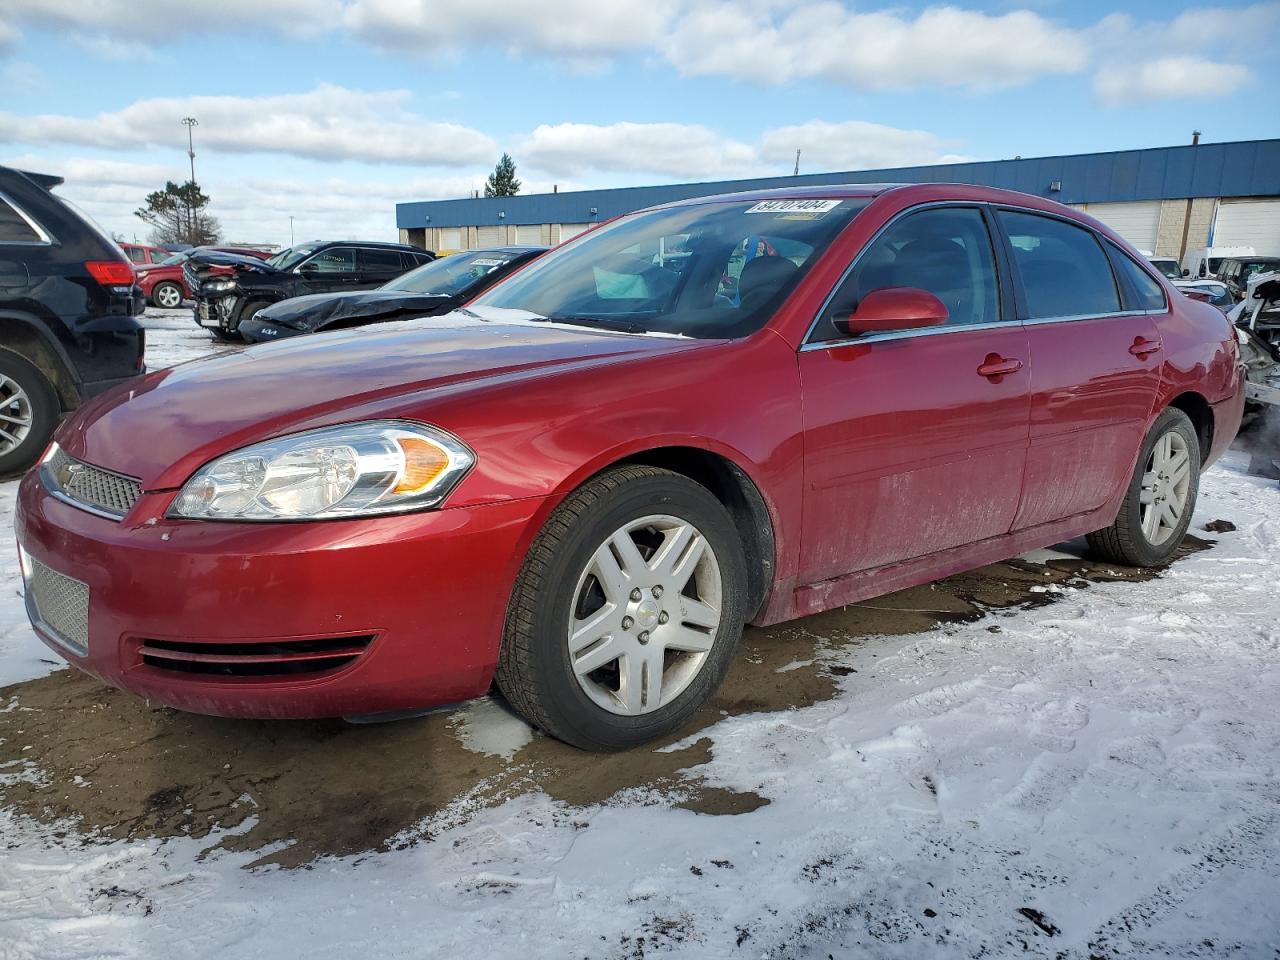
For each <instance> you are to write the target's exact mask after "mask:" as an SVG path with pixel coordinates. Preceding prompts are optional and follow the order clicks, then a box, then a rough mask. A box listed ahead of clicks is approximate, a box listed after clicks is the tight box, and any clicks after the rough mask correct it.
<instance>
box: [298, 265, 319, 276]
mask: <svg viewBox="0 0 1280 960" xmlns="http://www.w3.org/2000/svg"><path fill="white" fill-rule="evenodd" d="M319 272H320V264H318V263H304V264H303V265H302V266H300V267H299V268H298V273H300V274H302V275H303V276H304V277H314V276H315V275H316V274H317V273H319Z"/></svg>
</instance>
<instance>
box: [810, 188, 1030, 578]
mask: <svg viewBox="0 0 1280 960" xmlns="http://www.w3.org/2000/svg"><path fill="white" fill-rule="evenodd" d="M999 261H1000V257H999V254H998V250H997V248H996V247H995V246H994V245H993V243H992V238H991V235H990V232H989V223H988V218H987V216H986V215H985V213H984V210H983V208H982V207H981V206H980V205H939V206H933V207H926V208H924V209H917V210H914V211H909V212H907V213H905V214H904V215H902V216H901V217H900V218H899V219H897V220H895V221H893V222H891V223H890V224H889V225H888V226H887V227H886V228H885V229H884V230H883V231H882V232H881V233H880V235H879V236H878V237H877V238H875V239H874V240H873V241H871V243H870V244H868V246H867V247H866V249H865V250H864V251H863V252H862V253H861V254H860V255H859V256H858V258H857V259H856V261H855V262H854V264H853V265H852V267H851V269H850V271H849V273H848V274H847V276H846V277H845V279H844V280H843V281H842V282H841V284H840V286H839V287H838V288H837V290H836V292H835V293H834V294H833V295H832V298H831V299H830V301H829V302H828V304H827V306H826V307H824V310H823V315H822V316H820V317H819V319H818V321H817V326H816V327H815V330H814V332H813V333H812V334H811V336H810V342H808V343H806V344H805V346H804V347H803V348H802V349H801V352H800V355H799V361H800V378H801V388H802V390H803V392H804V476H805V503H804V519H803V533H802V544H801V580H802V582H805V583H815V582H818V581H821V580H827V579H831V578H834V577H838V576H841V575H843V574H847V573H853V572H856V571H859V570H866V569H871V568H874V567H879V566H883V565H885V564H890V563H894V562H896V561H900V560H907V559H910V558H913V557H919V556H924V555H926V554H930V553H936V552H938V551H941V550H946V549H948V548H951V547H956V546H959V545H962V544H967V543H972V542H974V541H978V540H985V539H987V538H989V537H996V536H1000V535H1002V534H1005V533H1007V532H1008V531H1009V527H1010V524H1011V523H1012V522H1013V519H1014V514H1015V512H1016V510H1017V507H1018V500H1019V495H1020V492H1021V487H1022V471H1023V463H1024V460H1025V458H1026V447H1027V420H1028V388H1029V384H1030V373H1031V371H1030V369H1029V366H1028V364H1027V359H1028V353H1027V341H1026V333H1025V332H1024V330H1023V329H1022V325H1021V324H1020V323H1019V322H1018V320H1017V318H1016V316H1015V314H1014V311H1013V304H1012V302H1011V301H1012V296H1011V291H1010V288H1009V287H1008V286H1007V285H1006V284H1004V283H1003V282H1002V271H1001V270H1000V269H999V268H998V267H997V264H998V263H999ZM902 286H906V287H919V288H923V289H925V290H928V291H930V292H931V293H933V294H935V295H936V296H937V297H938V298H939V299H941V300H942V301H943V303H944V304H945V305H946V306H947V309H948V311H949V313H950V316H949V318H948V321H947V323H946V324H945V325H943V326H941V327H931V328H927V329H923V330H903V331H898V332H884V333H875V334H870V335H868V334H863V335H861V336H857V337H852V338H850V337H847V336H844V335H841V334H840V333H839V332H838V331H837V330H836V329H835V327H834V326H833V325H832V324H831V321H830V317H831V316H832V315H847V314H848V313H849V312H851V311H852V310H853V309H854V307H856V306H857V303H858V302H859V301H860V300H861V298H862V297H864V296H866V294H868V293H870V292H871V291H873V290H877V289H882V288H885V287H902ZM997 361H999V362H1000V363H1002V364H1003V363H1004V362H1005V361H1008V363H1007V366H1008V367H1010V368H1013V369H1011V371H1010V372H1007V373H1004V374H1002V375H986V374H984V373H983V370H988V369H991V367H992V366H994V365H995V364H996V362H997ZM980 368H982V369H980Z"/></svg>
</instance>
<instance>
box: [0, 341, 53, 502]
mask: <svg viewBox="0 0 1280 960" xmlns="http://www.w3.org/2000/svg"><path fill="white" fill-rule="evenodd" d="M61 412H62V408H61V405H60V404H59V403H58V394H57V392H56V391H55V390H54V389H53V384H51V383H50V382H49V378H48V377H46V376H45V375H44V374H43V373H41V372H40V370H39V369H38V368H37V367H36V366H35V364H33V363H31V362H30V361H29V360H27V359H26V358H25V357H22V356H20V355H19V354H16V353H14V352H13V351H11V350H0V477H3V476H7V475H9V474H14V473H19V472H21V471H23V470H26V469H27V468H28V467H30V466H31V465H32V464H33V463H35V462H36V460H37V458H39V456H40V454H41V453H42V452H43V451H44V448H45V446H46V445H47V444H48V443H49V438H50V437H52V436H53V431H54V428H55V427H57V425H58V416H59V414H61Z"/></svg>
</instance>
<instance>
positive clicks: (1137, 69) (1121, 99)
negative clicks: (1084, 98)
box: [1093, 56, 1252, 106]
mask: <svg viewBox="0 0 1280 960" xmlns="http://www.w3.org/2000/svg"><path fill="white" fill-rule="evenodd" d="M1251 78H1252V74H1251V73H1250V72H1249V69H1248V68H1247V67H1244V66H1241V65H1239V64H1235V63H1214V62H1213V61H1211V60H1205V59H1203V58H1201V57H1192V56H1180V57H1158V58H1156V59H1154V60H1147V61H1145V62H1139V63H1117V64H1112V65H1110V66H1107V67H1104V68H1103V69H1100V70H1099V71H1098V72H1097V73H1096V74H1094V78H1093V88H1094V92H1095V93H1096V94H1097V96H1098V99H1099V100H1100V101H1102V102H1103V103H1105V104H1108V105H1112V106H1114V105H1119V104H1131V103H1151V102H1153V101H1158V100H1186V99H1189V98H1207V97H1219V96H1222V95H1224V94H1229V93H1235V91H1237V90H1239V89H1240V88H1241V87H1242V86H1244V85H1245V84H1246V83H1248V82H1249V80H1250V79H1251Z"/></svg>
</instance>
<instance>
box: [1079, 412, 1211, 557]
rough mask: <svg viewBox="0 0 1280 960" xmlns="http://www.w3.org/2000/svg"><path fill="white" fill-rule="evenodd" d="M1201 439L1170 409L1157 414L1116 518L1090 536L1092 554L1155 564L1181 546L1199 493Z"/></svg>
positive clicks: (1186, 421)
mask: <svg viewBox="0 0 1280 960" xmlns="http://www.w3.org/2000/svg"><path fill="white" fill-rule="evenodd" d="M1200 456H1201V455H1200V440H1199V438H1198V437H1197V436H1196V430H1195V427H1194V426H1193V425H1192V423H1191V420H1190V418H1189V417H1188V416H1187V415H1186V414H1185V413H1183V412H1182V411H1181V410H1178V409H1176V408H1174V407H1170V408H1169V409H1167V410H1165V411H1164V412H1163V413H1161V414H1160V416H1158V417H1157V418H1156V422H1155V424H1154V425H1153V426H1152V427H1151V432H1150V433H1148V434H1147V439H1146V440H1145V441H1144V442H1143V444H1142V450H1141V452H1140V453H1139V454H1138V464H1137V466H1136V467H1135V469H1134V473H1133V478H1132V479H1131V480H1130V481H1129V489H1128V491H1127V492H1126V494H1125V498H1124V503H1123V504H1122V505H1121V507H1120V513H1119V514H1118V515H1117V517H1116V522H1115V523H1113V524H1112V525H1111V526H1109V527H1107V528H1106V529H1105V530H1099V531H1097V532H1096V533H1091V534H1089V538H1088V539H1089V546H1090V548H1091V549H1092V550H1093V552H1094V553H1096V554H1098V555H1099V556H1100V557H1102V558H1103V559H1106V560H1110V561H1112V562H1114V563H1123V564H1128V565H1129V566H1133V567H1153V566H1159V565H1160V564H1162V563H1166V562H1167V561H1168V560H1169V558H1170V557H1172V556H1173V555H1174V553H1175V552H1176V551H1177V549H1178V547H1179V546H1180V545H1181V544H1182V538H1183V537H1184V536H1185V535H1186V532H1187V527H1188V526H1189V525H1190V523H1191V514H1192V513H1193V512H1194V510H1195V506H1196V497H1197V495H1198V493H1199V491H1200Z"/></svg>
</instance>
